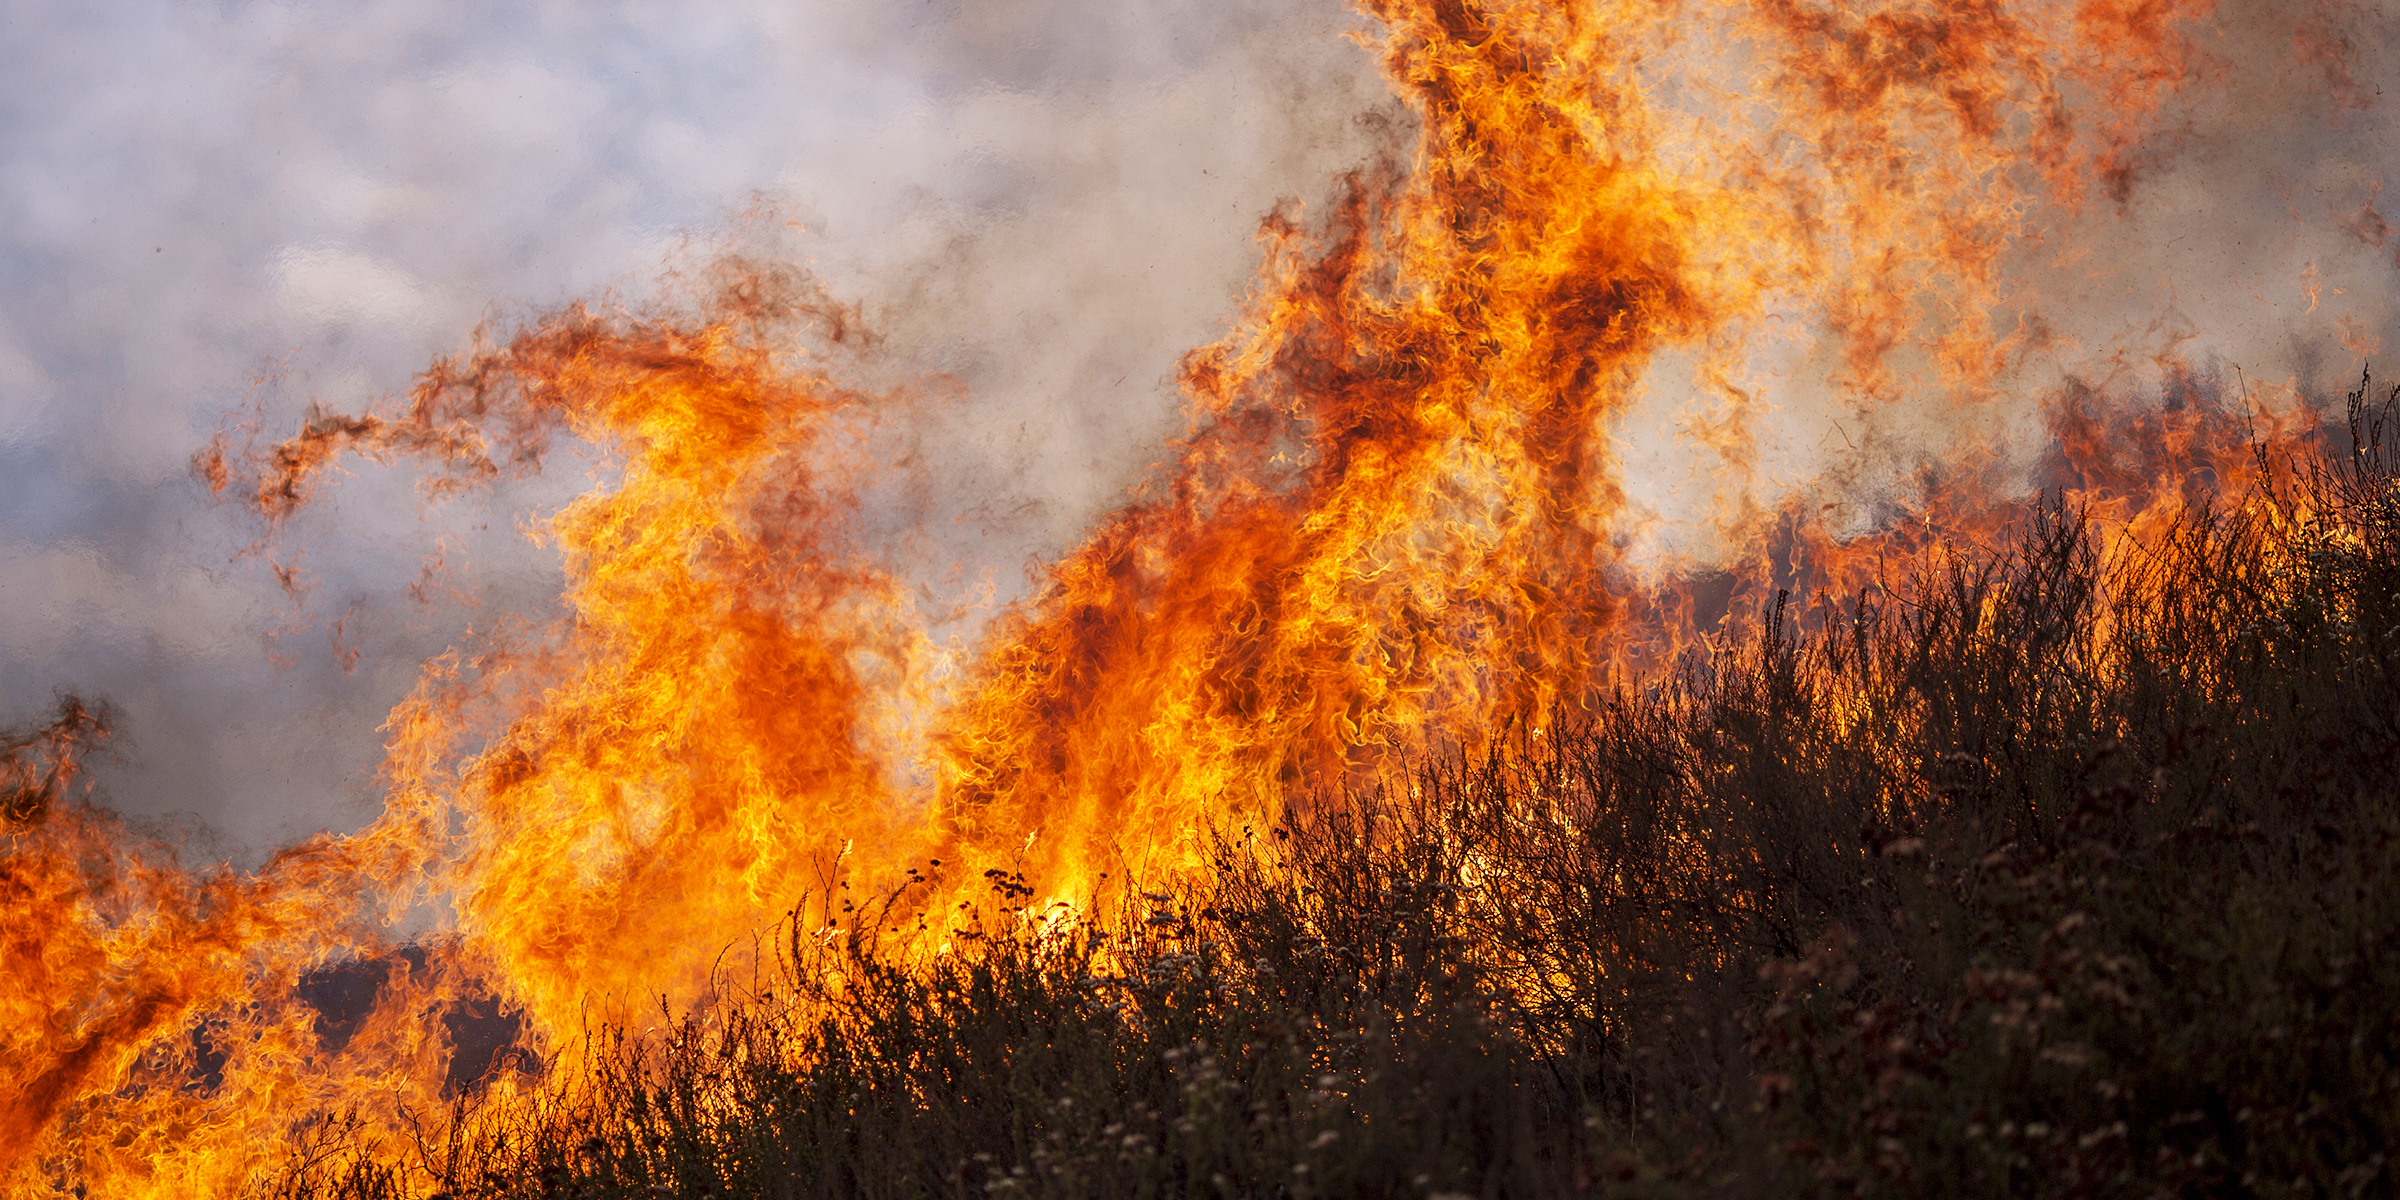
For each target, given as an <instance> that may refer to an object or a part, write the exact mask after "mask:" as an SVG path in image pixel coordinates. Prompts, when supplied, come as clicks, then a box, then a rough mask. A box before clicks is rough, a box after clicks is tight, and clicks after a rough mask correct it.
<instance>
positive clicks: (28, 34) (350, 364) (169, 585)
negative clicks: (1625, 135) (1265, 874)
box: [0, 0, 1388, 857]
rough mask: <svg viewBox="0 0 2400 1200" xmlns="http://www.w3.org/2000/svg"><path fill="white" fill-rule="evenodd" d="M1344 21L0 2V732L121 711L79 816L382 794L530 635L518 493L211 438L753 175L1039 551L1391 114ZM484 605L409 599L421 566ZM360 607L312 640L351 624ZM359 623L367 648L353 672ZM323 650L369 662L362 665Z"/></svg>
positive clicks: (164, 817)
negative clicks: (952, 421)
mask: <svg viewBox="0 0 2400 1200" xmlns="http://www.w3.org/2000/svg"><path fill="white" fill-rule="evenodd" d="M1354 24H1355V22H1354V19H1353V18H1351V17H1350V16H1349V15H1348V14H1347V13H1346V12H1345V11H1344V10H1343V8H1342V7H1341V6H1340V5H1339V4H1336V3H1318V2H1313V0H1212V3H1210V4H1206V5H1196V4H1183V3H1157V2H1144V0H1106V2H1088V0H1072V2H1068V3H1034V2H1031V0H974V2H973V3H964V4H958V3H947V2H936V0H924V2H914V3H859V2H855V0H776V2H772V3H769V2H764V0H696V2H691V3H680V4H676V5H659V4H637V3H619V4H608V3H573V4H569V3H560V2H535V3H510V2H501V3H493V2H487V0H469V2H461V0H353V2H302V3H255V2H244V0H225V2H219V3H190V2H176V0H112V2H111V3H109V4H105V5H95V4H90V3H86V2H83V0H56V2H51V0H0V514H4V516H0V723H5V724H22V723H25V722H28V721H31V720H34V719H36V718H38V717H39V716H40V714H41V713H42V712H43V711H44V710H45V709H46V708H47V707H48V706H49V705H50V704H51V703H53V702H54V700H55V698H56V697H57V696H59V695H60V694H61V693H64V692H74V693H77V694H80V695H84V696H87V697H93V698H104V699H105V700H107V701H108V702H109V703H110V704H112V705H114V706H115V708H116V710H117V714H118V719H117V722H116V728H117V736H116V737H115V739H114V741H113V753H112V754H111V756H110V758H109V759H108V760H107V761H106V762H104V763H103V764H102V765H101V767H100V769H99V771H98V772H97V776H96V778H97V781H98V783H99V785H100V786H101V788H102V789H103V791H104V795H105V799H106V801H107V802H108V803H110V804H111V805H112V806H113V807H116V808H118V809H120V810H121V811H124V812H126V813H128V814H130V815H132V816H134V817H136V818H137V819H142V820H146V821H153V822H162V823H166V824H168V825H170V826H171V827H173V828H174V829H176V830H177V831H179V832H180V833H181V834H183V835H187V836H190V837H193V838H195V839H196V840H197V841H198V842H199V843H200V844H201V849H203V850H209V849H215V850H218V851H221V852H225V853H230V854H234V855H236V856H237V857H239V856H242V855H243V854H245V853H248V852H255V850H256V849H257V848H259V847H263V846H269V845H272V844H274V843H277V842H281V841H285V840H288V839H290V838H292V837H295V836H300V835H304V834H306V833H309V832H312V831H314V830H315V829H318V828H324V827H331V828H335V829H346V828H352V827H356V826H357V825H360V824H363V823H364V822H365V821H366V820H368V819H370V818H371V817H372V815H373V813H374V811H375V809H376V806H377V800H376V790H375V777H374V767H375V764H376V761H377V759H378V750H379V744H380V743H379V736H380V735H379V734H378V733H377V732H376V730H377V726H378V725H379V724H380V722H381V720H382V717H383V714H384V713H385V712H386V711H387V710H388V709H389V707H390V706H391V704H392V703H393V702H394V701H395V700H397V699H398V698H399V697H400V696H401V695H403V694H404V693H405V692H406V690H407V688H408V687H409V686H410V685H411V684H412V683H413V682H414V680H415V677H416V671H417V668H418V665H419V663H420V662H421V661H422V660H423V659H424V658H426V657H427V656H429V655H432V654H436V653H439V652H440V651H441V650H442V649H443V648H444V647H445V646H447V645H448V644H450V643H451V642H452V641H453V640H455V638H456V637H457V636H458V634H459V633H460V632H461V631H462V630H463V629H464V628H466V627H467V626H468V625H471V624H474V623H477V622H481V623H483V624H484V625H486V626H488V625H490V624H491V623H494V622H497V621H501V620H505V619H506V618H507V616H508V615H509V614H511V613H514V614H518V615H521V616H527V617H533V618H538V617H540V616H541V615H543V614H544V613H545V612H546V611H548V609H547V608H546V605H549V604H553V603H554V597H555V593H556V587H557V573H556V567H555V563H554V561H548V560H545V558H544V556H543V555H542V554H540V553H538V552H533V551H529V550H527V549H525V548H523V547H522V545H521V542H520V539H519V537H518V529H519V526H520V525H521V523H522V521H523V519H524V516H525V514H527V513H529V512H535V511H539V510H540V508H541V507H542V506H543V505H545V504H555V503H556V502H559V501H561V500H563V499H564V498H565V497H566V496H567V495H569V494H571V493H572V491H574V490H575V488H576V486H577V485H578V484H580V483H581V482H582V477H581V476H580V475H578V474H577V473H576V472H575V471H574V470H573V469H571V467H559V468H556V469H553V470H552V471H551V472H550V474H551V475H552V476H554V477H556V478H553V479H550V480H545V481H537V482H536V483H534V484H530V485H526V486H522V487H518V488H515V489H511V490H508V491H504V492H503V493H502V494H499V495H495V496H492V497H488V498H476V497H470V498H467V499H465V500H462V501H459V502H456V503H453V504H450V505H447V506H445V507H444V508H443V509H442V510H441V511H439V512H434V513H428V512H426V511H425V510H424V508H423V506H422V505H421V504H420V503H419V502H418V501H417V499H416V498H415V496H414V494H413V493H412V491H411V490H410V487H409V485H408V480H407V479H406V478H405V476H403V475H402V474H401V473H399V472H396V471H394V472H379V471H377V470H374V469H371V468H361V469H359V470H358V471H357V472H356V477H354V478H352V479H350V480H347V481H345V482H344V483H343V484H342V485H341V486H339V487H337V488H334V489H332V490H331V491H330V492H329V493H328V495H327V503H325V504H323V505H321V506H319V508H318V510H317V511H314V512H312V513H310V514H309V515H308V516H307V517H306V518H305V520H304V521H303V523H302V527H300V528H297V529H295V530H294V531H292V533H291V535H290V536H288V537H286V538H284V539H282V543H281V544H280V545H279V547H278V549H277V551H276V554H277V555H280V556H282V558H283V559H285V560H295V561H296V562H297V565H298V566H299V567H300V568H301V570H302V576H301V578H302V579H303V580H304V581H305V586H304V590H303V593H302V595H301V596H300V597H299V598H298V599H297V601H295V599H294V598H293V597H291V596H289V595H287V594H286V593H285V592H284V591H283V590H282V589H281V588H280V587H279V586H278V585H277V582H276V580H275V578H274V576H273V574H272V571H271V570H270V569H269V568H270V565H271V564H270V561H269V559H270V557H273V556H268V555H258V554H250V555H245V554H244V553H243V551H244V550H245V548H246V547H249V546H251V545H253V544H254V543H255V541H256V539H257V538H258V537H259V534H260V530H259V528H258V526H257V525H256V524H255V521H254V520H253V519H251V518H249V517H247V516H246V515H245V514H244V513H243V512H241V511H240V509H239V508H238V507H237V506H232V505H212V504H211V503H210V502H209V497H208V495H207V493H206V492H205V490H204V489H202V488H201V487H200V486H199V485H198V484H197V483H196V482H195V481H194V480H193V478H192V477H191V474H190V469H189V462H190V458H191V455H192V454H193V452H194V451H195V450H197V449H199V448H200V447H201V446H202V445H203V444H205V443H206V442H207V441H208V439H209V438H210V436H211V435H212V434H214V433H215V432H216V431H217V430H219V429H221V428H227V427H229V425H238V423H240V422H242V421H245V420H249V421H253V422H256V423H257V427H258V428H259V429H261V430H262V431H264V432H265V433H267V434H268V435H270V436H280V435H284V434H288V433H289V432H290V431H291V430H292V428H293V427H294V423H295V422H296V421H297V420H298V414H299V413H300V412H301V411H302V410H303V409H304V408H305V406H306V405H307V404H309V403H311V402H323V403H325V404H327V405H329V406H332V407H336V408H356V407H358V406H360V405H363V404H364V403H366V402H368V401H370V400H372V399H373V398H375V397H377V396H381V395H388V394H391V393H393V392H395V391H399V390H402V389H404V388H405V387H406V386H407V383H408V381H409V379H410V377H411V375H412V373H413V372H415V371H417V370H419V369H421V368H422V367H424V366H425V365H426V364H427V363H428V362H429V361H431V360H432V359H433V358H434V357H435V356H437V355H440V354H443V353H448V352H454V351H456V350H458V349H459V348H461V347H463V346H464V345H465V344H466V342H467V338H468V335H469V333H470V331H471V330H472V329H473V328H474V327H475V326H476V324H477V323H478V322H479V321H484V320H487V319H488V320H492V321H495V322H497V323H499V324H501V325H503V326H504V325H505V324H506V323H507V322H508V321H510V320H512V319H524V318H526V317H529V316H533V315H538V314H539V313H541V312H543V311H546V310H549V309H551V308H555V307H556V306H558V305H560V304H563V303H566V302H569V301H572V300H576V299H583V298H602V299H605V298H609V297H615V298H618V299H623V300H628V301H633V302H638V301H639V300H640V299H641V298H642V297H644V296H646V295H648V294H650V292H651V291H652V290H653V289H654V287H655V286H656V282H655V281H656V280H657V278H658V277H659V274H660V272H661V270H662V268H664V267H666V266H668V265H670V264H671V263H674V262H677V261H689V260H690V257H691V255H692V254H693V253H694V251H693V249H692V247H694V246H697V247H698V248H699V250H700V252H703V253H704V252H705V250H706V248H707V247H708V246H709V245H711V244H713V243H714V242H715V241H717V240H719V239H722V238H723V237H725V236H726V232H727V230H729V229H733V228H736V227H738V226H740V225H741V224H742V221H743V218H742V216H741V214H742V213H744V212H745V211H747V210H754V209H756V208H757V207H758V206H759V205H760V204H761V202H762V201H763V202H764V203H765V204H767V205H769V206H771V208H772V211H773V212H774V213H775V214H776V215H777V217H778V218H779V219H780V220H782V221H786V222H796V223H797V224H799V225H800V226H801V227H802V231H801V232H799V233H796V234H790V235H788V236H787V237H786V238H785V239H784V244H785V245H786V246H788V247H790V248H791V250H792V251H793V252H794V253H797V254H801V255H804V256H806V257H807V258H809V259H810V260H811V261H812V262H813V265H814V266H815V268H816V269H817V270H818V272H819V273H820V274H821V275H822V276H823V277H824V278H825V279H826V280H827V282H828V283H829V284H830V285H831V286H832V287H833V288H834V290H835V291H836V292H837V293H838V294H841V295H843V296H846V297H849V298H851V299H854V300H857V301H859V302H861V303H863V304H864V305H865V306H866V309H867V312H868V316H869V321H870V323H871V324H872V325H874V326H875V327H876V328H877V329H878V330H879V332H881V333H882V334H883V335H884V337H885V338H886V342H885V352H886V354H887V355H889V356H890V358H891V359H892V360H893V361H894V362H895V363H897V364H899V366H900V369H906V370H911V371H922V372H927V373H941V374H944V375H946V376H947V377H948V378H950V379H953V380H955V381H957V382H958V384H959V385H960V386H962V387H963V388H964V389H966V390H967V391H968V392H970V393H971V394H972V395H973V397H974V404H975V406H976V407H975V413H976V417H975V421H976V424H977V436H975V437H973V438H971V439H966V440H965V441H963V442H962V443H960V444H958V445H955V446H953V447H952V448H951V453H950V455H949V458H948V460H947V461H946V463H945V466H944V471H945V472H946V474H947V476H948V481H949V482H951V483H953V484H955V485H957V486H959V487H963V488H969V489H972V490H974V491H976V492H978V493H980V494H983V495H985V496H987V497H988V498H989V501H990V505H989V511H990V512H991V513H993V514H997V515H996V516H993V517H992V518H991V519H990V520H989V521H987V522H986V524H987V525H988V529H987V530H986V531H985V532H986V533H988V534H989V536H988V537H987V538H986V539H985V541H986V543H987V544H986V546H985V550H986V551H987V552H988V554H989V555H990V557H991V558H992V559H993V560H994V562H995V563H997V564H999V565H1000V566H1002V567H1003V568H1005V570H1004V582H1009V581H1014V580H1016V579H1018V578H1020V577H1021V575H1022V566H1023V563H1024V562H1025V561H1029V560H1032V559H1036V558H1039V557H1041V556H1043V555H1046V554H1051V553H1055V552H1056V551H1057V550H1058V549H1059V548H1061V547H1062V546H1063V545H1065V544H1067V543H1068V541H1069V540H1070V539H1071V538H1072V537H1073V536H1074V534H1075V533H1076V531H1078V530H1079V529H1081V528H1082V527H1083V525H1084V524H1085V523H1086V522H1088V520H1089V519H1090V518H1091V517H1092V516H1093V515H1095V514H1096V513H1098V512H1100V511H1102V510H1104V509H1105V508H1107V507H1109V506H1110V505H1111V504H1112V503H1113V502H1114V501H1115V500H1116V499H1117V498H1118V497H1120V496H1121V495H1122V494H1123V492H1124V489H1125V488H1126V487H1127V486H1128V485H1130V484H1131V483H1132V482H1133V480H1134V477H1135V475H1136V473H1137V472H1138V471H1139V469H1140V468H1141V466H1142V465H1143V463H1145V462H1146V461H1148V459H1147V458H1146V457H1145V450H1150V451H1155V448H1156V446H1157V444H1158V442H1159V439H1160V438H1162V437H1163V436H1166V435H1168V434H1170V433H1171V432H1173V430H1174V428H1175V415H1174V407H1173V400H1174V397H1173V389H1172V384H1171V375H1172V372H1173V369H1174V364H1175V361H1176V359H1177V357H1178V356H1179V355H1180V354H1181V353H1182V352H1183V351H1184V350H1185V349H1188V348H1189V347H1191V346H1194V345H1197V344H1200V343H1202V342H1205V341H1208V340H1210V339H1211V338H1212V337H1213V336H1215V335H1216V334H1217V333H1218V332H1220V331H1221V330H1222V329H1223V327H1224V325H1225V322H1226V321H1227V319H1228V318H1229V317H1230V316H1231V314H1232V313H1233V312H1234V309H1235V305H1236V302H1237V300H1238V297H1239V295H1240V294H1241V292H1242V289H1243V288H1244V286H1245V284H1246V282H1247V280H1248V278H1249V276H1250V274H1251V272H1252V271H1253V270H1254V269H1255V267H1256V260H1257V249H1256V246H1255V244H1254V242H1253V238H1252V235H1253V232H1254V230H1255V228H1256V224H1257V221H1258V219H1259V217H1260V216H1261V215H1263V214H1264V213H1265V212H1266V211H1267V210H1268V209H1269V208H1270V207H1271V206H1272V205H1273V204H1274V203H1275V202H1276V200H1277V199H1278V198H1279V197H1282V196H1302V197H1312V198H1313V197H1318V196H1321V195H1323V194H1324V192H1325V190H1326V184H1327V181H1328V180H1329V179H1330V178H1331V177H1332V176H1333V175H1334V174H1335V173H1336V172H1337V171H1339V170H1340V169H1342V168H1344V167H1346V166H1348V165H1351V164H1353V163H1355V162H1358V161H1360V160H1362V159H1363V158H1364V157H1365V156H1366V155H1367V153H1368V152H1369V150H1370V148H1371V147H1370V146H1369V143H1368V140H1367V135H1366V134H1365V133H1364V132H1362V129H1361V127H1360V125H1359V124H1358V123H1357V122H1356V120H1355V118H1356V117H1358V115H1359V114H1361V113H1363V112H1366V111H1369V110H1371V109H1375V108H1377V107H1378V106H1382V105H1385V104H1387V103H1388V101H1387V99H1386V94H1385V92H1384V89H1383V86H1382V84H1381V82H1380V80H1379V79H1378V78H1377V77H1376V75H1375V72H1374V65H1373V61H1372V59H1371V58H1370V57H1369V55H1368V53H1367V52H1366V51H1364V50H1362V49H1360V48H1359V47H1357V46H1356V45H1354V44H1352V43H1350V42H1349V41H1346V40H1344V39H1343V38H1342V37H1341V33H1342V31H1343V30H1345V29H1349V28H1352V27H1354ZM436 550H440V551H442V552H443V553H444V555H445V558H446V560H448V561H453V562H459V561H467V562H471V563H472V567H473V569H472V571H470V572H463V573H460V574H459V575H457V577H456V578H454V579H452V580H449V581H448V582H449V583H450V584H451V585H452V586H453V587H455V588H456V589H459V590H461V591H463V593H464V594H465V599H466V600H467V601H468V603H463V604H462V603H442V604H435V605H418V604H415V603H413V602H411V601H410V600H409V599H408V598H407V596H406V595H405V592H406V588H407V586H408V585H409V584H410V583H412V582H416V581H417V580H418V579H419V572H420V568H421V564H422V563H423V562H424V561H425V559H426V557H427V555H428V554H429V553H431V552H433V551H436ZM345 614H349V615H350V617H351V619H349V620H347V621H344V622H342V632H341V635H340V639H339V640H337V638H336V637H335V635H334V634H333V632H332V627H333V624H334V622H335V621H337V620H339V619H341V618H342V617H344V616H345ZM352 651H355V652H356V653H355V655H353V654H351V653H349V652H352ZM345 662H347V663H348V669H347V670H346V669H345V666H344V664H345Z"/></svg>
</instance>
